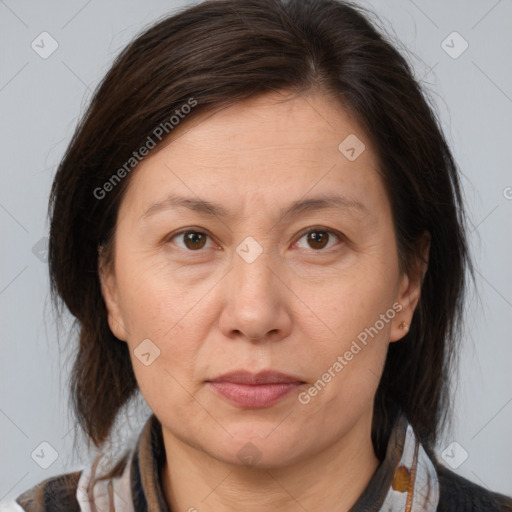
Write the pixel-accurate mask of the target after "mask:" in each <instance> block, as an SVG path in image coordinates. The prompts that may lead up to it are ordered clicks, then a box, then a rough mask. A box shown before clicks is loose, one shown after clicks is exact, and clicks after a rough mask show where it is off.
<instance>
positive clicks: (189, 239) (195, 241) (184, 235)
mask: <svg viewBox="0 0 512 512" xmlns="http://www.w3.org/2000/svg"><path fill="white" fill-rule="evenodd" d="M207 238H208V235H207V234H206V233H203V232H202V231H195V230H189V231H182V232H181V233H177V234H175V235H174V236H173V237H172V238H171V240H173V239H176V240H177V241H178V240H181V241H182V243H183V244H184V246H182V245H181V244H179V243H176V245H178V247H181V248H182V249H188V250H190V251H197V250H199V249H202V248H203V247H204V246H205V244H206V241H207Z"/></svg>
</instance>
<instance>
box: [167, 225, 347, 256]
mask: <svg viewBox="0 0 512 512" xmlns="http://www.w3.org/2000/svg"><path fill="white" fill-rule="evenodd" d="M316 232H320V233H328V234H329V235H334V236H335V237H336V238H338V239H339V240H340V241H344V240H345V237H344V236H343V235H342V234H341V233H340V232H338V231H335V230H332V229H328V228H324V227H322V226H313V227H311V228H308V230H307V231H305V232H303V233H301V235H300V236H299V238H298V239H297V242H298V241H299V240H301V239H302V238H304V237H305V236H307V235H309V234H310V233H316ZM185 233H201V234H203V235H205V236H207V237H208V238H209V239H210V240H211V239H212V237H211V236H210V235H209V234H208V233H206V232H205V231H203V230H202V229H196V228H194V227H192V228H186V229H182V230H180V231H178V232H177V233H173V234H172V235H170V236H169V237H167V238H166V239H165V240H164V242H165V243H168V242H170V241H171V240H173V239H174V238H176V237H178V236H180V235H184V234H185ZM297 242H295V243H297ZM329 242H330V238H329V241H328V242H327V243H329ZM333 247H334V246H333ZM179 249H183V250H184V251H186V252H190V253H194V252H197V253H199V252H202V249H204V248H201V249H197V250H195V251H194V250H192V249H187V248H183V247H179ZM329 249H332V247H330V248H328V249H323V248H322V249H310V250H311V251H312V252H318V253H320V252H328V251H329Z"/></svg>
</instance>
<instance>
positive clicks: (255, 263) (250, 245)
mask: <svg viewBox="0 0 512 512" xmlns="http://www.w3.org/2000/svg"><path fill="white" fill-rule="evenodd" d="M263 244H264V242H263V241H262V242H261V243H260V242H258V241H257V240H256V239H255V238H253V237H246V238H245V239H244V240H243V241H242V242H241V243H240V244H239V245H238V247H237V248H236V254H234V256H233V272H232V273H233V276H232V277H233V281H234V285H233V286H234V288H233V289H232V292H233V293H234V294H235V295H236V296H237V300H238V302H239V303H243V302H245V301H248V302H249V303H250V302H252V301H258V302H259V304H258V305H259V307H263V306H264V305H265V304H268V303H270V302H274V301H275V299H276V297H275V296H274V295H275V294H274V293H272V288H273V284H274V283H273V280H274V274H273V272H272V270H271V261H270V260H271V258H270V256H271V252H270V250H269V248H268V244H265V245H266V246H265V248H264V247H263Z"/></svg>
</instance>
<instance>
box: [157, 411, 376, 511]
mask: <svg viewBox="0 0 512 512" xmlns="http://www.w3.org/2000/svg"><path fill="white" fill-rule="evenodd" d="M370 420H371V418H370ZM366 427H368V425H366ZM163 436H164V444H165V451H166V459H167V460H166V462H165V465H164V467H163V470H162V475H161V479H162V485H163V490H164V494H165V497H166V500H167V503H168V504H169V508H170V509H171V510H180V511H181V510H182V511H190V512H194V511H200V512H231V511H239V510H244V511H247V512H256V511H257V512H260V511H261V510H274V511H276V512H292V511H294V512H295V511H303V510H333V511H339V512H344V511H348V510H349V509H350V508H351V507H352V506H353V505H354V503H355V502H356V501H357V499H358V498H359V496H360V495H361V494H362V493H363V492H364V490H365V488H366V486H367V485H368V483H369V481H370V479H371V477H372V476H373V474H374V472H375V470H376V469H377V467H378V465H379V460H378V459H377V457H376V456H375V453H374V451H373V445H372V442H371V421H370V428H364V429H361V427H360V426H357V429H356V428H355V429H353V431H351V432H350V433H348V434H347V435H346V436H344V437H343V438H342V439H340V440H338V441H337V442H336V443H335V444H333V445H330V446H329V447H328V448H327V449H325V450H323V451H321V452H319V453H315V454H314V455H313V456H308V457H305V458H302V459H301V460H299V461H297V462H295V463H293V464H290V465H287V466H276V467H271V468H268V469H261V468H258V467H252V468H250V467H245V466H239V465H233V464H228V463H225V462H223V461H219V460H218V459H215V458H213V457H210V456H209V455H207V454H205V452H203V451H199V450H197V449H196V448H193V447H191V446H190V445H188V444H186V443H184V442H182V441H181V440H180V439H178V438H176V437H175V436H173V435H172V434H171V433H170V432H169V431H167V430H166V429H165V428H164V430H163Z"/></svg>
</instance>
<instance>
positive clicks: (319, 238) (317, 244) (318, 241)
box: [308, 231, 327, 249]
mask: <svg viewBox="0 0 512 512" xmlns="http://www.w3.org/2000/svg"><path fill="white" fill-rule="evenodd" d="M308 238H309V241H310V242H312V243H313V246H314V248H315V249H322V248H323V247H325V244H326V243H327V236H325V233H324V232H322V231H312V232H311V233H309V237H308Z"/></svg>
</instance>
